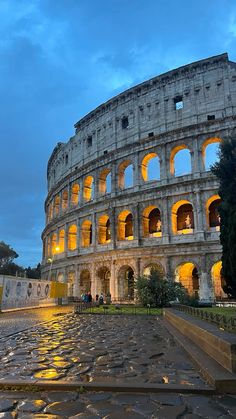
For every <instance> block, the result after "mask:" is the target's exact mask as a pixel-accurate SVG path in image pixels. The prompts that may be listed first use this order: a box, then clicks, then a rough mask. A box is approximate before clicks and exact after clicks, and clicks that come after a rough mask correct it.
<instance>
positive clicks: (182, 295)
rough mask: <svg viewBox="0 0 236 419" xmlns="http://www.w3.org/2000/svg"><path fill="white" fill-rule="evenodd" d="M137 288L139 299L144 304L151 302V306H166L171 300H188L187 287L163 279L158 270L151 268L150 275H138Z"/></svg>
mask: <svg viewBox="0 0 236 419" xmlns="http://www.w3.org/2000/svg"><path fill="white" fill-rule="evenodd" d="M135 289H136V291H137V297H138V299H139V301H140V302H141V303H142V304H143V305H144V306H147V304H150V306H151V307H164V306H167V305H168V304H169V303H170V301H175V300H179V301H180V302H185V301H186V300H187V292H186V290H185V288H184V287H183V286H182V285H181V284H179V283H177V282H173V281H168V280H166V279H163V277H162V275H161V273H160V272H158V271H157V270H151V272H150V275H149V276H140V277H138V278H137V280H136V282H135Z"/></svg>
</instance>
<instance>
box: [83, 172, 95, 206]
mask: <svg viewBox="0 0 236 419" xmlns="http://www.w3.org/2000/svg"><path fill="white" fill-rule="evenodd" d="M93 198H94V179H93V177H92V176H87V177H86V178H85V179H84V200H85V201H91V200H92V199H93Z"/></svg>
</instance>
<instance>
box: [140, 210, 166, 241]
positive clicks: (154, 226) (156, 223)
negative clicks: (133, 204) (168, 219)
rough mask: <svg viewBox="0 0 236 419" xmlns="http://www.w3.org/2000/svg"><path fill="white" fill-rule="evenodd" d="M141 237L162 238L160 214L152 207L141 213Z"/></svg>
mask: <svg viewBox="0 0 236 419" xmlns="http://www.w3.org/2000/svg"><path fill="white" fill-rule="evenodd" d="M143 235H144V237H161V236H162V224H161V213H160V210H159V209H158V208H157V207H155V206H154V205H150V206H149V207H147V208H145V210H144V211H143Z"/></svg>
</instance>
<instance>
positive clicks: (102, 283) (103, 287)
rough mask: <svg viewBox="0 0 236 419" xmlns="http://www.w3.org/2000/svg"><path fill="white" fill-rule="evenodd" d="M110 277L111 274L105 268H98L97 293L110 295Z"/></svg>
mask: <svg viewBox="0 0 236 419" xmlns="http://www.w3.org/2000/svg"><path fill="white" fill-rule="evenodd" d="M110 277H111V273H110V271H109V269H108V268H107V267H106V266H103V267H102V268H99V269H98V271H97V279H98V284H97V285H98V287H97V292H98V293H101V292H102V293H103V295H104V296H106V295H108V294H109V293H110Z"/></svg>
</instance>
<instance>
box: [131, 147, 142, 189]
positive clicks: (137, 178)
mask: <svg viewBox="0 0 236 419" xmlns="http://www.w3.org/2000/svg"><path fill="white" fill-rule="evenodd" d="M133 156H134V157H133V161H132V163H133V187H134V188H135V189H137V190H138V189H139V185H140V184H141V165H139V158H138V157H139V156H138V153H135V154H134V155H133Z"/></svg>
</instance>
